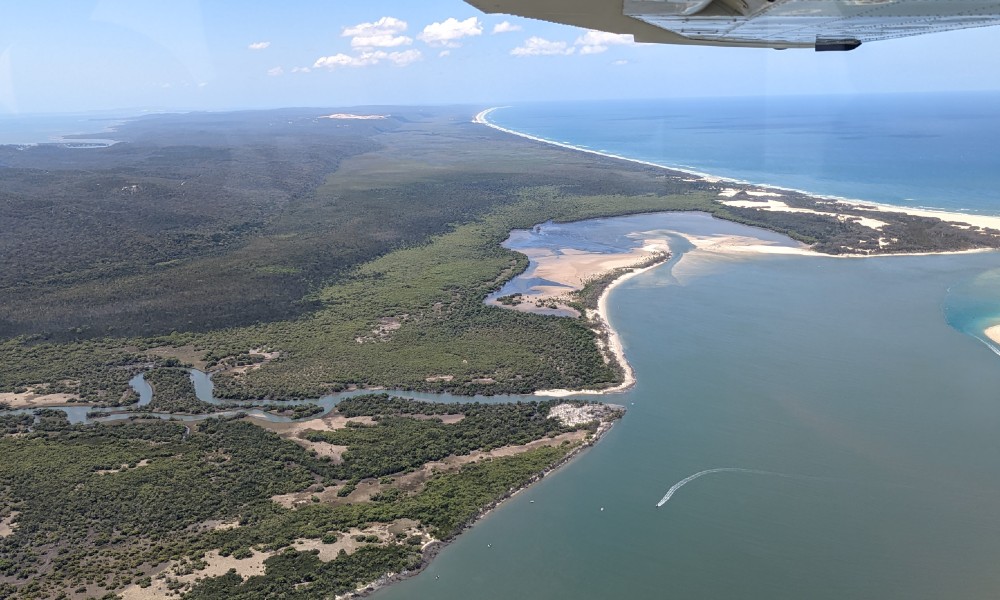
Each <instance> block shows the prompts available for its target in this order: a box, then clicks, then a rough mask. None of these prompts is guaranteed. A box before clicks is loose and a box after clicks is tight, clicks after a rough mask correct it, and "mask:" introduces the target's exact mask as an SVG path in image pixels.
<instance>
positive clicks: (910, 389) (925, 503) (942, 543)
mask: <svg viewBox="0 0 1000 600" xmlns="http://www.w3.org/2000/svg"><path fill="white" fill-rule="evenodd" d="M609 221H614V220H606V221H598V222H590V226H591V228H592V229H594V230H600V229H601V227H602V224H605V225H606V224H607V223H608V222H609ZM671 221H672V222H671ZM652 226H653V227H663V228H665V229H668V230H670V231H672V232H675V233H687V234H692V233H693V234H697V235H703V234H705V233H706V232H709V231H711V230H712V228H713V227H714V228H717V229H716V231H717V232H722V233H730V234H732V233H737V234H741V235H751V236H752V235H757V234H758V233H759V232H757V231H756V230H753V229H751V228H746V227H741V226H737V225H733V224H728V223H720V222H717V221H713V220H712V219H711V218H710V217H708V216H705V215H690V214H688V215H667V216H665V217H663V218H661V219H659V220H658V221H657V222H656V223H655V224H653V225H652ZM609 227H611V226H609ZM609 235H615V232H609ZM767 235H770V234H767ZM595 236H596V237H597V239H600V237H601V234H600V233H595ZM998 266H1000V255H998V254H996V253H985V254H966V255H946V256H912V257H883V258H872V259H837V258H826V257H810V256H777V255H749V256H748V255H734V254H713V253H710V252H707V251H704V250H698V249H690V247H689V249H687V250H685V249H683V248H682V249H681V256H679V257H675V259H674V260H671V261H670V262H669V263H667V264H665V265H664V266H662V267H660V268H657V269H654V270H652V271H649V272H647V273H645V274H643V275H641V276H639V277H636V278H633V279H631V280H629V281H627V282H626V283H624V284H623V285H622V286H621V287H619V288H617V289H616V290H615V291H614V292H613V294H612V296H611V299H610V300H611V301H610V313H611V314H610V317H611V321H612V323H613V325H614V326H615V327H616V329H618V330H619V331H620V332H621V334H622V337H623V340H624V343H625V348H626V353H627V355H628V356H629V358H630V361H631V362H632V364H633V366H634V368H635V371H636V376H637V379H638V384H637V385H636V387H635V388H633V389H632V390H631V391H629V392H627V393H625V394H621V395H615V396H610V397H608V398H607V399H608V400H609V401H612V402H616V403H622V404H625V405H626V406H627V407H628V409H629V412H628V414H627V415H626V416H625V418H624V419H623V420H622V421H621V422H620V423H619V424H617V425H616V426H615V427H614V428H613V429H612V431H611V432H610V433H609V434H608V435H607V437H606V438H605V439H604V440H602V441H601V443H599V444H598V445H597V446H595V447H594V448H593V449H591V450H589V451H588V452H587V453H585V454H584V455H582V456H581V458H579V459H577V460H575V461H574V462H572V463H571V464H569V465H568V466H567V467H565V468H563V469H561V470H560V471H558V472H556V473H555V474H553V475H551V476H550V477H547V478H545V479H544V480H543V481H542V482H540V483H539V484H537V485H535V486H533V487H532V488H529V489H528V490H526V491H525V492H523V493H521V494H518V495H517V496H515V497H514V498H513V499H511V500H510V501H508V502H506V503H505V504H503V505H502V506H501V507H500V508H499V509H498V510H496V511H495V512H493V513H491V514H490V515H489V516H488V517H486V518H485V519H484V520H483V521H482V522H480V523H479V524H477V525H476V526H475V527H474V528H473V529H472V530H471V531H468V532H466V533H464V534H462V536H460V537H459V538H458V539H457V541H455V542H454V543H453V544H451V545H450V546H448V547H447V548H445V549H444V551H443V552H442V553H441V555H440V556H439V557H438V558H437V559H435V560H434V561H433V562H432V563H431V565H430V566H429V567H428V569H427V570H426V571H425V572H424V573H422V574H420V575H418V576H417V577H415V578H412V579H409V580H406V581H403V582H401V583H399V584H397V585H394V586H392V587H390V588H388V589H386V590H383V591H381V592H379V593H378V594H376V596H375V597H376V598H377V599H378V600H400V599H413V598H435V599H442V600H451V599H455V600H458V599H467V598H477V599H484V600H488V599H509V598H537V599H548V598H582V599H590V598H593V599H597V598H630V599H638V598H643V599H645V598H649V599H654V598H655V599H662V598H743V599H747V598H751V599H760V600H765V599H766V600H774V599H800V598H830V599H834V598H836V599H842V598H871V599H879V600H882V599H885V598H908V599H912V598H927V599H930V598H987V597H995V595H996V590H997V586H998V580H997V575H996V568H995V566H996V564H997V562H998V560H1000V462H998V461H1000V435H998V432H1000V399H998V394H997V391H998V390H1000V359H998V357H997V356H996V355H995V354H994V353H993V352H991V351H990V349H989V348H988V347H987V346H986V345H984V344H983V343H982V342H981V341H980V340H979V339H977V338H976V337H975V336H974V335H969V334H967V333H966V332H963V331H960V330H959V329H957V328H956V327H954V326H952V324H951V322H950V318H949V306H950V303H951V302H952V301H953V300H954V295H955V294H956V293H957V292H956V290H959V289H962V290H965V289H969V288H970V286H971V287H972V288H975V282H976V281H977V280H978V279H980V278H981V277H982V275H983V273H989V272H991V270H993V269H996V268H997V267H998ZM980 308H981V307H980ZM967 309H968V307H964V308H963V310H967ZM994 310H995V307H994ZM705 471H708V472H707V473H702V472H705ZM699 473H701V475H700V476H697V477H693V478H692V476H695V475H698V474H699ZM685 479H689V480H688V481H687V482H686V483H684V484H683V485H681V486H680V487H675V486H676V485H677V484H678V483H681V482H683V481H684V480H685ZM672 487H675V489H674V492H673V493H672V494H671V496H670V498H669V499H668V501H667V502H665V503H663V504H662V506H660V507H657V504H658V503H660V502H661V500H662V499H663V498H664V496H665V495H666V494H667V493H668V490H670V489H671V488H672Z"/></svg>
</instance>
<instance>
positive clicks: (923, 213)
mask: <svg viewBox="0 0 1000 600" xmlns="http://www.w3.org/2000/svg"><path fill="white" fill-rule="evenodd" d="M500 108H505V107H502V106H496V107H491V108H487V109H485V110H482V111H480V112H479V113H478V114H476V115H475V117H474V118H473V119H472V123H474V124H477V125H485V126H486V127H489V128H491V129H494V130H496V131H500V132H502V133H506V134H509V135H514V136H517V137H520V138H523V139H527V140H531V141H534V142H538V143H542V144H547V145H551V146H556V147H559V148H564V149H567V150H574V151H577V152H584V153H587V154H592V155H596V156H601V157H604V158H612V159H618V160H623V161H627V162H631V163H634V164H639V165H643V166H647V167H653V168H657V169H662V170H664V171H667V172H672V173H677V174H681V175H688V176H691V177H692V178H694V179H692V180H690V181H704V182H707V183H713V184H723V185H730V184H732V185H739V186H743V187H744V188H749V189H744V191H745V192H746V194H747V195H749V196H762V197H763V196H768V197H775V198H777V199H779V200H780V199H781V198H782V194H781V192H785V193H796V194H805V195H808V196H809V197H811V198H814V199H818V200H822V201H826V202H829V204H830V210H831V211H832V212H831V213H828V214H833V215H834V216H837V217H838V218H839V219H841V220H847V219H851V218H854V219H858V220H859V221H860V222H861V223H862V224H865V225H867V226H870V227H874V228H876V229H878V230H881V225H884V224H883V223H881V222H880V221H878V220H877V216H878V213H902V214H906V215H911V216H916V217H927V218H936V219H940V220H942V221H946V222H951V223H957V224H964V225H965V226H966V227H965V228H984V229H994V230H998V231H1000V215H980V214H966V213H959V212H950V211H944V210H937V209H932V208H910V207H903V206H896V205H891V204H884V203H878V202H868V201H864V200H858V199H849V198H842V197H837V196H828V195H817V194H813V193H811V192H808V191H804V190H798V189H793V188H786V187H782V186H776V185H773V184H760V183H754V182H749V181H744V180H739V179H733V178H726V177H720V176H716V175H711V174H709V173H703V172H699V171H695V170H692V169H685V168H681V167H671V166H666V165H661V164H657V163H654V162H651V161H645V160H640V159H635V158H629V157H626V156H621V155H618V154H612V153H609V152H601V151H598V150H593V149H590V148H584V147H580V146H576V145H573V144H568V143H565V142H558V141H554V140H549V139H545V138H542V137H539V136H535V135H531V134H527V133H523V132H519V131H515V130H512V129H508V128H506V127H502V126H500V125H497V124H495V123H493V122H491V121H490V120H489V118H488V117H489V115H490V113H492V112H493V111H495V110H498V109H500ZM738 191H739V190H735V189H730V188H723V189H721V190H719V196H720V202H722V203H723V204H729V203H732V204H734V205H737V204H742V202H741V201H734V200H730V201H729V202H727V200H726V199H727V198H728V199H732V198H733V196H735V194H736V193H738ZM779 200H768V201H767V202H765V203H764V205H763V206H759V205H757V204H755V205H754V207H755V208H762V209H764V210H778V211H791V212H797V211H804V212H815V213H820V211H817V210H809V209H796V208H791V207H789V206H788V205H787V204H785V203H783V202H780V201H779ZM837 206H842V207H843V208H848V209H854V210H866V211H869V212H871V213H872V217H858V216H856V215H843V214H839V213H837V212H836V208H837ZM959 226H961V225H959ZM684 237H685V238H686V239H687V240H688V241H689V242H691V243H692V244H693V245H694V246H695V247H696V248H697V249H698V250H702V251H707V252H712V253H717V254H726V255H730V256H739V255H743V256H748V255H749V256H752V255H759V254H786V255H798V256H810V257H828V258H875V257H888V256H930V255H948V254H972V253H979V252H991V251H993V250H992V249H990V248H975V249H969V250H954V251H941V252H886V253H878V254H839V255H834V254H825V253H821V252H817V251H815V250H813V249H812V248H810V247H809V246H807V245H804V244H803V245H801V246H799V247H795V246H780V245H770V244H764V243H760V240H753V239H751V238H739V237H734V236H706V237H695V236H687V235H685V236H684ZM882 242H883V241H882V240H880V241H879V244H880V245H881V244H882ZM663 262H665V260H664V261H663ZM659 264H662V263H661V262H658V263H657V264H653V265H649V266H646V267H643V268H640V269H633V270H631V271H629V272H626V273H623V274H622V276H621V277H618V278H616V279H614V280H613V281H611V282H610V283H609V284H608V285H607V287H606V288H605V289H604V291H603V292H602V293H601V296H600V298H599V300H598V308H597V310H596V311H593V312H592V313H591V311H588V313H591V314H588V315H587V316H588V317H591V318H595V320H597V321H598V331H599V333H600V334H602V335H604V336H606V340H607V341H606V345H605V344H604V343H602V342H601V341H599V342H598V345H599V346H600V349H601V351H602V352H607V353H610V355H611V357H612V358H613V360H615V361H616V362H617V363H618V365H619V366H620V367H621V369H622V373H623V380H622V383H620V384H619V385H616V386H613V387H610V388H606V389H598V390H592V389H582V390H568V389H548V390H538V391H536V392H535V394H534V395H536V396H543V397H567V396H574V395H602V394H609V393H618V392H623V391H625V390H628V389H629V388H631V387H632V386H633V385H635V373H634V371H633V369H632V366H631V365H630V364H629V363H628V360H627V358H626V356H625V351H624V344H623V342H622V339H621V336H620V335H619V334H618V332H617V331H616V330H615V329H614V328H613V327H612V326H611V323H610V320H609V315H608V297H609V295H610V293H611V291H612V290H613V289H614V288H615V287H617V286H618V285H620V284H621V283H623V282H624V281H626V280H628V279H630V278H632V277H634V276H636V275H639V274H641V273H644V272H646V271H648V270H650V269H652V268H654V267H656V266H658V265H659ZM984 334H985V335H986V336H987V337H988V338H989V339H990V340H992V341H993V342H994V343H996V344H998V345H1000V326H995V327H990V328H988V329H987V330H986V331H985V332H984Z"/></svg>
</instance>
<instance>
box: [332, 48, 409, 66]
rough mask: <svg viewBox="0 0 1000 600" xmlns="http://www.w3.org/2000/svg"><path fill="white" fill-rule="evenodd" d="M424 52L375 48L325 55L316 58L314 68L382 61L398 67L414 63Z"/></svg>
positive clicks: (363, 64)
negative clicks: (351, 53)
mask: <svg viewBox="0 0 1000 600" xmlns="http://www.w3.org/2000/svg"><path fill="white" fill-rule="evenodd" d="M422 56H423V55H422V54H421V53H420V51H419V50H406V51H404V52H385V51H384V50H375V51H371V52H362V53H360V54H356V55H354V56H351V55H349V54H343V53H341V54H334V55H332V56H323V57H320V58H318V59H316V62H315V63H313V68H314V69H319V68H321V67H326V68H327V69H330V70H333V69H336V68H338V67H369V66H372V65H377V64H379V63H381V62H389V63H392V64H394V65H396V66H397V67H405V66H406V65H409V64H411V63H414V62H416V61H418V60H420V59H421V58H422Z"/></svg>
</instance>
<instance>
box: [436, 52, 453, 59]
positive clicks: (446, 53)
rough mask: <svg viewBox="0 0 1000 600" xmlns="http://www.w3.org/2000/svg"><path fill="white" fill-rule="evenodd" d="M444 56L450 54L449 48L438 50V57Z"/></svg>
mask: <svg viewBox="0 0 1000 600" xmlns="http://www.w3.org/2000/svg"><path fill="white" fill-rule="evenodd" d="M446 56H451V50H442V51H440V52H438V58H444V57H446Z"/></svg>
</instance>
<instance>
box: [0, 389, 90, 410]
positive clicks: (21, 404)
mask: <svg viewBox="0 0 1000 600" xmlns="http://www.w3.org/2000/svg"><path fill="white" fill-rule="evenodd" d="M36 390H37V391H36ZM79 399H80V396H79V395H77V394H46V393H45V391H44V389H38V388H34V387H30V388H28V391H26V392H20V393H14V392H0V402H4V403H6V404H9V405H10V407H11V408H43V407H46V406H65V405H67V404H70V403H72V402H73V401H76V400H79Z"/></svg>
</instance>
